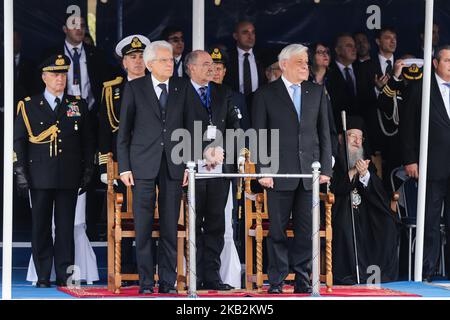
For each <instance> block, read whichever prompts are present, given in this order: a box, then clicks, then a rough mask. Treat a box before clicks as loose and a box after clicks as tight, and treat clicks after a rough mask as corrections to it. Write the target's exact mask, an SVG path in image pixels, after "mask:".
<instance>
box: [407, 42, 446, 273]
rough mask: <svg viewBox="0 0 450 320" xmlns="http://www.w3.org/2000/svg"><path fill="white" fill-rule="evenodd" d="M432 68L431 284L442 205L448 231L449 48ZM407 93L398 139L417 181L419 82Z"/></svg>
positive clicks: (427, 254)
mask: <svg viewBox="0 0 450 320" xmlns="http://www.w3.org/2000/svg"><path fill="white" fill-rule="evenodd" d="M433 65H434V71H435V72H433V74H432V75H431V94H430V127H429V133H428V166H427V167H428V169H427V191H426V205H425V242H424V249H423V278H424V279H425V280H427V281H430V280H431V276H432V275H433V274H434V271H435V269H436V265H437V261H438V259H439V248H440V241H441V238H440V226H439V225H440V221H441V220H440V217H441V210H442V205H443V204H445V205H444V208H445V212H444V217H445V219H446V220H445V223H446V227H447V230H448V228H449V226H450V221H449V219H450V214H449V210H450V187H449V186H450V167H449V165H448V164H449V163H450V45H446V46H442V47H440V48H438V49H436V57H435V58H434V59H433ZM409 90H410V94H409V96H408V98H407V101H406V107H405V108H404V112H403V113H402V121H401V122H400V138H401V142H402V143H401V146H402V151H403V161H404V165H405V171H406V174H407V175H408V176H410V177H413V178H416V179H417V178H418V177H419V174H420V172H419V167H418V163H419V149H420V146H419V142H420V119H421V117H420V114H421V101H422V99H421V98H422V81H416V82H412V83H411V85H410V89H409Z"/></svg>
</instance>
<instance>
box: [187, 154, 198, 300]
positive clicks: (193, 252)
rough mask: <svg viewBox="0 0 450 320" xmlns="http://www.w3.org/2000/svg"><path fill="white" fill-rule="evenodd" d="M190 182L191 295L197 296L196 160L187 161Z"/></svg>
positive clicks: (189, 291)
mask: <svg viewBox="0 0 450 320" xmlns="http://www.w3.org/2000/svg"><path fill="white" fill-rule="evenodd" d="M187 168H188V175H189V184H188V208H189V239H188V241H189V289H188V293H189V297H191V298H195V297H197V258H196V244H195V217H196V215H195V162H193V161H189V162H188V163H187Z"/></svg>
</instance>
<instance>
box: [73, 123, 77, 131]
mask: <svg viewBox="0 0 450 320" xmlns="http://www.w3.org/2000/svg"><path fill="white" fill-rule="evenodd" d="M73 128H74V129H75V131H78V123H77V122H76V121H75V127H73Z"/></svg>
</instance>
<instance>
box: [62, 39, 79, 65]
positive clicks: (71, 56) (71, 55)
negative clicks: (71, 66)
mask: <svg viewBox="0 0 450 320" xmlns="http://www.w3.org/2000/svg"><path fill="white" fill-rule="evenodd" d="M64 48H66V51H67V53H68V54H69V57H70V60H72V61H73V54H72V52H70V49H69V47H68V46H67V43H64ZM77 49H78V48H77ZM82 52H83V46H81V49H80V52H79V53H78V54H79V56H80V57H79V59H81V53H82ZM79 59H78V60H79Z"/></svg>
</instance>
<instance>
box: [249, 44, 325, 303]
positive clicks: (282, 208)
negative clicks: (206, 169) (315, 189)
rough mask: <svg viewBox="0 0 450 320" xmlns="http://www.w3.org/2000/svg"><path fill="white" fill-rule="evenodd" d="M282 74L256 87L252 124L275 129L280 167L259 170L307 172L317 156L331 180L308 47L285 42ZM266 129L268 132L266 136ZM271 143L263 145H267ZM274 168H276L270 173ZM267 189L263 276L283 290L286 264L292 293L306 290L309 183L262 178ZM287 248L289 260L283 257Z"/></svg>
mask: <svg viewBox="0 0 450 320" xmlns="http://www.w3.org/2000/svg"><path fill="white" fill-rule="evenodd" d="M278 59H279V64H280V67H281V70H282V72H283V75H282V76H281V78H280V79H278V80H276V81H274V82H272V83H270V84H268V85H267V86H264V87H261V88H260V89H259V90H258V91H257V92H256V94H255V97H254V100H253V109H252V110H253V113H252V119H253V122H252V123H253V127H254V128H255V129H256V130H261V129H266V130H269V132H272V130H277V131H278V133H279V141H278V143H279V154H280V157H279V168H278V170H276V169H275V168H271V166H272V165H273V163H272V162H271V163H270V164H264V165H263V164H262V163H261V161H260V159H258V162H257V170H258V172H261V173H269V172H270V173H280V174H285V173H304V174H306V173H310V172H311V165H312V163H313V162H314V161H320V163H321V165H322V168H321V172H322V175H321V178H320V182H321V183H326V182H328V181H329V180H330V177H331V174H332V169H331V139H330V129H329V123H328V110H327V100H326V96H325V90H324V88H323V87H322V86H319V85H316V84H313V83H310V82H308V81H306V80H307V79H308V74H309V72H308V52H307V48H306V47H304V46H303V45H300V44H291V45H288V46H287V47H285V48H284V49H283V50H282V51H281V53H280V55H279V58H278ZM269 134H270V133H268V135H269ZM275 145H276V144H274V143H272V145H271V146H266V145H264V146H259V148H261V147H266V148H267V149H266V150H271V152H272V153H273V152H274V150H273V149H272V148H273V147H274V146H275ZM273 171H277V172H273ZM259 183H260V184H261V185H262V186H263V187H265V188H267V204H268V210H269V212H270V214H269V221H270V226H269V236H268V240H267V244H268V260H269V261H268V263H269V265H268V276H269V284H270V288H269V293H271V294H280V293H282V292H283V281H284V279H285V278H286V276H287V275H288V274H289V270H290V268H291V269H292V270H293V271H294V272H295V288H294V292H296V293H308V292H311V284H310V273H311V254H312V247H311V232H312V231H311V225H312V220H311V219H312V217H311V206H312V203H311V183H310V181H308V180H300V179H272V178H262V179H259ZM291 213H292V219H293V221H294V240H293V245H292V247H291V252H288V239H287V236H286V228H287V223H288V221H289V218H290V216H291ZM288 253H289V254H290V259H288Z"/></svg>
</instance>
